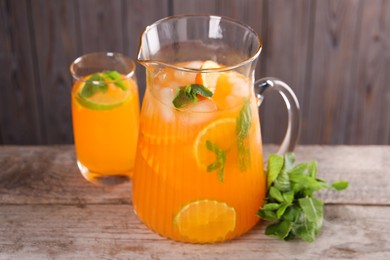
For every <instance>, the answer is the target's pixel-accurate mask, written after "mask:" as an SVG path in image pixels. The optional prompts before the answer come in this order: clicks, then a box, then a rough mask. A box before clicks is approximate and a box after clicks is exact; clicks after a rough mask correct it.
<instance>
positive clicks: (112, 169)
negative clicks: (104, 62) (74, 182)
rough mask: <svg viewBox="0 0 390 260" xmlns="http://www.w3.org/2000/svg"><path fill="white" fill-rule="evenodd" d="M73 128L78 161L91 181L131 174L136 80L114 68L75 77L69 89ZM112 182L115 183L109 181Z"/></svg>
mask: <svg viewBox="0 0 390 260" xmlns="http://www.w3.org/2000/svg"><path fill="white" fill-rule="evenodd" d="M72 116H73V129H74V138H75V146H76V153H77V159H78V165H79V168H80V170H81V171H82V174H83V176H84V177H85V178H86V179H87V180H89V181H92V182H95V183H102V184H110V183H105V182H106V181H105V180H104V178H106V179H107V182H110V180H109V179H110V177H116V178H124V179H127V178H129V177H130V176H131V175H132V171H133V166H134V159H135V149H136V145H137V137H138V124H139V102H138V89H137V84H136V82H135V81H134V80H133V79H131V78H126V77H125V76H124V75H122V74H119V73H118V72H116V71H106V72H102V73H95V74H91V75H88V76H85V77H84V78H82V79H81V80H77V81H76V82H75V83H74V85H73V89H72ZM111 184H116V183H111Z"/></svg>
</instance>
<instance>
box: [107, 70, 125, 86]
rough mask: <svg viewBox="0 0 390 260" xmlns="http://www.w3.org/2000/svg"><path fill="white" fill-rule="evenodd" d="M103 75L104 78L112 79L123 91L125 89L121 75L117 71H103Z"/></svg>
mask: <svg viewBox="0 0 390 260" xmlns="http://www.w3.org/2000/svg"><path fill="white" fill-rule="evenodd" d="M103 75H104V77H105V78H106V79H110V80H112V81H114V85H115V86H117V87H118V88H120V89H122V90H124V91H126V90H127V89H126V86H125V84H123V81H122V75H121V74H120V73H119V72H117V71H115V70H111V71H105V72H104V73H103Z"/></svg>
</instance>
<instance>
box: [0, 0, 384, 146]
mask: <svg viewBox="0 0 390 260" xmlns="http://www.w3.org/2000/svg"><path fill="white" fill-rule="evenodd" d="M181 13H211V14H217V15H225V16H230V17H233V18H236V19H239V20H241V21H242V22H244V23H247V24H249V25H250V26H251V27H253V28H254V29H255V30H256V31H257V32H258V33H259V34H260V35H261V37H262V39H263V44H264V48H263V52H262V54H261V56H260V61H259V63H258V67H257V73H256V74H257V77H258V78H260V77H263V76H266V75H267V76H276V77H279V78H281V79H283V80H284V81H286V82H287V83H289V84H290V85H291V86H292V88H293V89H294V91H295V92H296V94H297V95H298V99H299V101H300V103H301V108H302V117H303V121H302V134H301V139H300V143H302V144H390V0H343V1H340V0H329V1H324V0H295V1H292V0H236V1H235V0H219V1H213V0H187V1H184V0H128V1H127V0H111V1H109V0H67V1H66V0H55V1H54V0H0V84H1V87H0V144H59V143H72V142H73V137H72V124H71V110H70V87H71V84H72V80H71V77H70V74H69V69H68V68H69V64H70V63H71V62H72V61H73V60H74V59H75V58H76V57H78V56H80V55H82V54H83V53H87V52H93V51H118V52H123V53H126V54H129V55H130V56H131V57H132V58H134V59H135V58H136V50H137V47H138V41H139V36H140V34H141V32H142V31H143V29H144V28H145V26H147V25H149V24H151V23H153V22H154V21H156V20H158V19H160V18H162V17H165V16H168V15H173V14H181ZM137 70H138V71H137V76H138V80H139V84H140V87H141V93H142V92H143V89H144V72H143V68H141V66H138V67H137ZM284 113H285V108H284V105H283V104H282V103H281V98H279V97H278V96H271V97H268V98H267V99H266V102H265V103H264V104H263V108H262V112H261V120H262V128H263V138H264V140H265V141H264V142H267V143H278V142H279V141H280V140H281V138H282V136H283V135H284V131H285V125H286V124H285V123H281V122H283V121H284V120H285V115H284Z"/></svg>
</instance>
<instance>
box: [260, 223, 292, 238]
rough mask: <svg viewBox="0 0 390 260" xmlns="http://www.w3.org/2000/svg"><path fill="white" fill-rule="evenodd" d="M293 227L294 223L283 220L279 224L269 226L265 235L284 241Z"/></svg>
mask: <svg viewBox="0 0 390 260" xmlns="http://www.w3.org/2000/svg"><path fill="white" fill-rule="evenodd" d="M292 227H293V223H292V222H291V221H288V220H283V221H281V222H279V223H276V224H271V225H269V226H268V227H267V228H266V229H265V234H266V235H268V236H274V237H277V238H279V239H284V238H286V237H287V235H288V234H289V233H290V231H291V229H292Z"/></svg>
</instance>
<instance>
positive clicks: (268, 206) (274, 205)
mask: <svg viewBox="0 0 390 260" xmlns="http://www.w3.org/2000/svg"><path fill="white" fill-rule="evenodd" d="M278 208H280V204H278V203H267V204H265V205H264V207H262V210H276V209H278Z"/></svg>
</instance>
